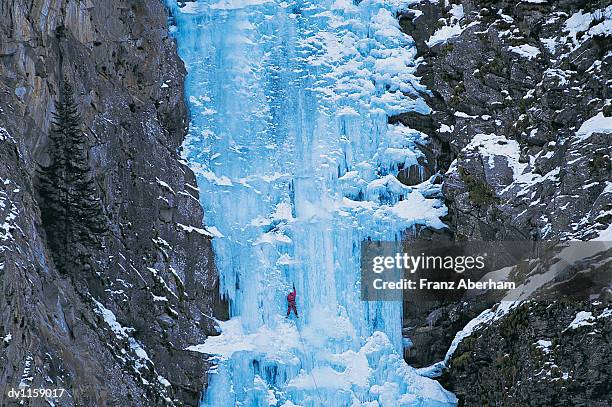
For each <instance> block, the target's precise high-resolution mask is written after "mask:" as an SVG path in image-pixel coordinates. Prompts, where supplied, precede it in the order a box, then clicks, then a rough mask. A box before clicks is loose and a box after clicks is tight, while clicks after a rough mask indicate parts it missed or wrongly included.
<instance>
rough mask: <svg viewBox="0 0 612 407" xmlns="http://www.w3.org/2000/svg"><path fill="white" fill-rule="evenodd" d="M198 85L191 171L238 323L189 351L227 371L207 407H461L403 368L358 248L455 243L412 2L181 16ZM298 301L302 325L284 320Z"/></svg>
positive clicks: (218, 4) (188, 8) (387, 315)
mask: <svg viewBox="0 0 612 407" xmlns="http://www.w3.org/2000/svg"><path fill="white" fill-rule="evenodd" d="M167 1H169V2H170V3H169V6H170V7H171V9H172V14H173V23H174V28H173V29H174V34H175V36H176V38H177V40H178V45H179V52H180V55H181V57H182V58H183V60H184V61H185V65H186V67H187V70H188V76H187V83H186V94H187V95H186V96H187V98H188V102H189V107H190V110H191V125H190V133H189V136H188V138H187V140H186V142H185V145H184V148H185V150H184V152H185V157H186V158H187V160H188V161H189V163H190V166H191V167H192V168H193V169H194V171H195V173H196V175H197V178H198V187H199V189H200V193H201V202H202V205H203V207H204V209H205V214H206V219H205V224H206V225H207V228H208V230H209V231H210V232H211V233H212V234H214V235H215V238H214V241H213V245H214V249H215V254H216V263H217V267H218V270H219V274H220V279H221V290H222V293H223V294H224V295H225V296H226V297H227V298H228V299H229V300H230V307H231V315H232V318H231V319H230V321H227V322H224V323H222V329H223V332H222V334H221V335H220V336H218V337H214V338H210V339H209V340H207V341H206V343H204V344H200V345H196V346H193V347H191V348H190V349H192V350H195V351H200V352H204V353H209V354H215V355H217V358H218V364H217V367H216V370H215V372H214V373H213V374H211V376H210V385H209V387H208V389H207V391H206V393H205V395H204V397H203V401H202V403H203V405H211V406H233V405H242V406H262V405H263V406H267V405H274V406H292V405H304V406H345V405H370V406H377V405H380V406H398V405H431V406H435V405H453V404H454V403H455V397H454V396H453V395H452V394H450V393H448V392H446V391H444V390H443V389H442V388H441V387H440V386H439V385H438V384H437V382H435V381H432V380H430V379H426V378H423V377H421V376H419V375H417V374H416V373H415V371H414V369H412V368H411V367H409V366H407V365H406V364H405V363H404V361H403V359H402V357H401V354H402V348H401V347H402V341H401V324H402V305H401V303H399V302H362V301H361V300H360V281H359V256H360V253H359V249H360V243H361V241H363V240H364V239H367V238H372V239H380V240H395V239H401V238H402V235H403V233H404V232H405V231H406V230H407V229H408V228H411V227H413V226H414V225H416V224H427V225H429V226H432V227H443V225H442V223H441V222H440V220H439V217H440V216H442V215H444V214H445V213H446V208H445V207H444V205H443V204H442V203H441V202H440V201H439V200H438V199H435V198H432V197H435V196H436V195H437V194H439V190H438V187H437V186H434V185H432V184H430V183H429V182H428V181H425V182H423V183H422V184H420V185H418V186H415V187H409V186H406V185H403V184H402V183H400V182H399V181H398V180H397V178H396V177H395V175H396V174H397V170H398V168H401V167H402V166H410V165H414V164H417V159H418V158H419V156H420V155H421V154H420V152H419V150H417V149H416V147H415V145H416V144H417V143H427V139H426V136H425V135H423V134H420V133H419V132H417V131H415V130H411V129H408V128H405V127H403V126H401V125H389V124H388V123H387V117H388V116H389V115H391V114H396V113H401V112H405V111H409V110H416V111H419V112H421V113H427V112H428V111H429V108H428V107H427V105H426V104H425V103H424V102H423V100H422V99H421V98H420V97H419V96H418V94H417V92H416V90H417V89H419V88H420V85H419V83H418V81H417V78H415V77H414V75H413V74H414V71H415V67H414V59H415V52H416V51H415V48H414V46H413V44H412V41H411V39H410V38H409V37H407V36H406V35H404V34H402V33H401V32H400V30H399V26H398V22H397V20H396V18H395V13H396V11H397V10H398V8H401V7H404V6H406V5H407V4H402V2H400V1H397V0H395V1H382V0H378V1H372V0H364V1H361V2H352V1H347V0H337V1H328V0H323V1H292V2H288V1H283V2H280V1H266V0H221V1H198V2H187V3H184V2H179V3H181V4H176V3H174V2H173V1H171V0H167ZM292 283H295V286H296V288H297V294H298V296H297V306H298V312H299V314H300V319H299V320H295V319H294V317H291V319H290V320H286V319H285V318H284V314H285V312H286V299H285V297H286V295H287V293H288V292H289V291H290V287H291V285H292Z"/></svg>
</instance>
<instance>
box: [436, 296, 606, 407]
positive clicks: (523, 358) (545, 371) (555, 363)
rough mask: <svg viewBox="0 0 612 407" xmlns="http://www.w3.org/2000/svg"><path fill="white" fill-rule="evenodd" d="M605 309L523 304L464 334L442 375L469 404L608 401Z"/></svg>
mask: <svg viewBox="0 0 612 407" xmlns="http://www.w3.org/2000/svg"><path fill="white" fill-rule="evenodd" d="M577 308H578V309H580V310H581V311H580V312H581V314H580V315H585V316H586V318H588V319H586V320H585V321H584V323H583V324H582V325H581V324H580V323H574V324H571V323H572V322H573V321H574V319H575V318H576V316H577V315H578V314H577V312H576V309H577ZM606 310H607V311H606ZM606 312H607V314H606ZM609 314H610V308H606V307H605V306H604V305H603V304H602V303H601V302H598V303H597V302H596V303H595V304H588V303H587V304H582V306H577V305H576V304H569V306H568V304H564V303H562V302H556V303H551V304H546V303H538V304H536V303H534V304H524V305H522V306H520V307H519V308H517V309H515V310H514V311H513V312H512V313H510V314H509V315H508V316H506V317H505V318H503V319H502V320H500V321H499V322H498V323H496V324H493V325H491V326H489V327H488V328H487V329H484V330H480V331H476V332H475V333H474V334H473V335H472V336H470V337H468V338H466V339H464V340H463V341H462V343H461V344H460V346H459V347H458V348H457V350H456V351H455V353H454V357H453V359H452V362H451V363H452V369H451V370H450V372H449V373H447V374H446V375H445V376H443V377H442V380H441V381H442V383H443V384H444V385H446V386H447V387H450V388H452V389H453V391H454V392H455V393H456V394H457V396H458V397H459V398H460V400H462V404H463V405H469V406H471V405H474V406H482V405H494V406H496V405H508V406H510V405H512V406H608V405H610V404H609V403H610V394H611V393H612V384H611V383H610V380H609V378H610V374H612V368H611V365H610V356H609V347H610V341H611V340H612V320H611V319H610V315H609ZM589 316H590V317H589ZM570 324H571V326H570Z"/></svg>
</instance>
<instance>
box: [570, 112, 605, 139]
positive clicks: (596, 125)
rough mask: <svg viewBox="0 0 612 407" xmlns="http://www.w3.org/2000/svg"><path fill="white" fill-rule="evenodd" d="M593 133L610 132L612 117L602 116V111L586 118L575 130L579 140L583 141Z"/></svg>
mask: <svg viewBox="0 0 612 407" xmlns="http://www.w3.org/2000/svg"><path fill="white" fill-rule="evenodd" d="M593 133H603V134H612V117H606V116H604V114H603V112H599V113H597V114H596V115H595V116H593V117H591V118H590V119H588V120H586V121H585V122H584V123H582V125H581V126H580V128H579V129H578V130H577V131H576V137H577V138H578V140H579V141H584V140H586V139H588V138H589V137H591V135H593Z"/></svg>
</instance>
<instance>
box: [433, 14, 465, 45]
mask: <svg viewBox="0 0 612 407" xmlns="http://www.w3.org/2000/svg"><path fill="white" fill-rule="evenodd" d="M449 13H450V15H451V17H450V19H449V22H448V25H444V26H442V27H440V28H438V29H437V30H436V31H435V32H434V33H433V34H432V36H431V37H430V38H429V40H427V41H426V44H427V46H428V47H430V48H431V47H433V46H434V45H438V44H442V43H445V42H446V41H448V40H449V39H451V38H454V37H457V36H459V35H460V34H461V33H462V32H463V30H465V28H467V27H463V28H462V27H461V25H460V24H459V22H460V21H461V20H462V19H463V17H464V13H463V5H462V4H452V5H451V9H450V11H449Z"/></svg>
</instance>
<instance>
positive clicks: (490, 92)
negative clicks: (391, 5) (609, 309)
mask: <svg viewBox="0 0 612 407" xmlns="http://www.w3.org/2000/svg"><path fill="white" fill-rule="evenodd" d="M448 3H450V4H448ZM445 4H447V5H446V6H445ZM606 7H608V9H606ZM609 9H610V7H609V2H606V1H590V2H587V1H548V2H509V1H496V0H487V1H474V0H462V1H459V0H454V1H450V2H440V4H437V3H436V4H434V3H433V2H423V4H419V5H414V6H412V11H409V12H407V13H405V14H404V15H402V16H400V24H401V26H402V27H403V29H404V31H405V32H407V33H408V34H409V35H411V36H412V37H413V38H414V40H415V43H416V46H417V49H418V51H419V55H420V56H421V57H423V61H422V63H421V64H420V67H419V71H418V75H419V76H422V83H423V84H425V85H426V86H427V87H428V89H429V90H430V91H431V93H430V94H428V95H423V96H424V97H425V98H426V100H427V103H428V105H429V106H430V107H431V108H432V110H433V112H432V114H431V115H430V116H422V115H416V114H414V113H411V114H406V115H399V116H397V117H393V118H391V121H400V122H402V123H404V124H405V125H408V126H410V127H412V128H415V129H417V130H420V131H422V132H424V133H426V134H428V135H429V136H430V139H431V143H430V144H429V145H428V146H426V151H425V154H426V155H427V158H428V165H429V170H430V171H431V172H432V173H435V172H436V171H440V172H442V173H444V185H443V191H444V197H445V199H446V204H447V206H448V208H449V216H448V218H447V221H448V224H449V226H450V229H451V231H452V232H453V237H452V238H453V239H455V240H554V239H562V240H568V239H576V240H590V239H593V238H595V237H597V236H599V235H600V234H601V233H602V232H603V231H604V230H606V229H607V228H608V227H609V225H610V222H611V220H612V205H611V204H610V202H612V189H610V179H611V177H612V165H611V158H610V157H612V144H611V143H610V134H609V130H601V129H597V128H595V127H597V126H590V125H591V124H593V123H594V122H595V121H596V120H610V117H611V116H612V111H611V109H610V88H609V83H610V80H611V79H612V76H611V72H612V69H611V66H610V65H611V64H612V53H611V52H610V51H611V50H612V46H611V44H612V42H611V41H610V33H609V30H608V31H606V30H605V29H603V24H609V20H610V18H611V17H610V11H608V10H609ZM606 21H607V22H606ZM577 22H579V23H577ZM449 28H452V30H449ZM444 30H447V31H446V32H453V33H454V34H453V35H450V36H441V35H439V34H440V33H442V32H444ZM589 127H591V130H589ZM608 129H609V125H608ZM446 238H447V237H445V239H446ZM433 239H434V240H435V239H436V237H435V236H434V237H433ZM535 294H537V292H536V293H535ZM535 294H534V295H535ZM602 301H605V300H604V299H602ZM488 306H489V305H486V306H485V304H480V305H479V304H475V303H469V304H463V303H460V304H438V305H435V304H430V305H429V306H423V307H422V308H423V309H406V312H405V315H406V316H405V320H404V326H405V331H404V333H405V336H407V337H409V338H410V339H411V341H412V344H413V347H412V349H410V351H409V353H407V354H406V355H405V356H406V359H407V361H408V362H409V363H410V364H412V365H414V366H417V367H421V366H428V365H430V364H432V363H435V362H437V361H440V360H442V359H443V358H444V355H445V353H446V351H447V349H448V347H449V345H450V341H451V340H452V338H453V337H454V335H455V333H456V332H457V331H458V330H459V329H461V327H462V326H464V325H465V324H466V323H467V322H468V321H470V320H471V319H472V318H474V317H475V316H476V315H478V314H479V313H480V312H481V311H482V310H483V309H484V308H487V307H488ZM593 307H594V306H593V305H592V304H583V305H580V304H576V303H573V304H572V303H565V304H557V303H555V304H553V305H552V306H551V308H550V309H548V308H546V307H545V306H542V305H541V304H537V303H529V304H526V305H524V306H523V307H522V308H521V310H526V311H520V312H526V314H525V315H527V317H525V318H527V319H528V320H529V323H526V324H523V325H517V326H516V327H515V331H514V332H512V335H513V336H512V337H513V338H515V341H513V342H512V343H511V342H510V341H509V340H508V339H507V338H506V334H509V331H504V324H506V323H507V322H504V321H505V320H506V319H510V320H512V319H513V318H514V316H513V315H515V314H516V313H517V312H519V311H515V312H513V313H511V314H510V316H508V317H507V318H502V319H500V320H499V321H495V322H493V323H491V324H489V325H486V326H483V327H481V328H480V330H478V331H477V333H476V334H474V335H473V337H472V340H471V342H470V340H467V339H466V340H464V341H466V342H465V343H463V344H462V345H460V347H459V349H458V350H457V351H456V353H455V358H454V359H453V360H452V361H451V363H450V368H449V370H448V372H447V373H446V376H445V381H444V383H445V385H447V386H448V388H449V390H451V391H455V392H457V394H458V396H459V397H460V400H461V402H462V403H464V404H465V405H474V406H476V405H604V403H605V402H604V400H606V397H607V400H608V402H609V400H610V399H612V395H611V390H610V388H609V386H608V387H606V386H605V385H602V380H604V381H605V380H606V379H605V378H607V377H609V376H608V374H609V371H608V372H607V373H606V369H607V368H606V367H605V364H608V365H609V364H610V362H611V361H610V357H609V355H608V353H609V352H607V351H606V350H605V347H606V346H609V343H610V331H609V327H608V328H605V327H607V326H608V325H609V318H610V316H609V315H608V316H605V317H602V318H601V320H598V322H597V324H602V325H603V326H604V328H605V329H601V330H598V333H597V334H593V333H592V332H591V331H588V330H575V331H574V330H572V331H571V332H569V331H566V332H565V333H562V330H563V329H565V327H566V326H567V325H568V324H569V321H566V320H567V318H569V315H570V314H571V315H572V318H573V316H574V315H576V314H577V312H579V311H581V310H584V309H587V310H588V309H591V308H593ZM598 312H599V311H598ZM553 314H554V316H553ZM433 316H435V318H433ZM428 317H431V318H429V319H430V320H428ZM606 318H607V319H606ZM558 319H559V320H558ZM570 320H571V318H570ZM532 323H533V324H535V327H533V326H532V325H531V324H532ZM536 336H543V337H547V338H559V341H560V342H558V347H557V348H555V352H557V355H558V356H557V359H555V360H556V361H555V362H554V363H556V364H557V365H558V366H564V367H565V366H566V367H567V368H569V367H570V366H571V365H572V364H573V363H578V364H580V366H579V367H577V368H576V372H577V371H578V370H580V371H581V372H582V373H580V374H575V375H573V376H572V378H571V379H567V380H562V379H559V380H555V381H554V383H552V384H551V382H550V381H546V380H544V381H542V382H538V379H537V377H539V376H536V373H538V372H539V371H540V370H541V369H542V368H543V367H542V363H540V361H539V360H538V359H537V357H539V356H538V355H539V354H536V353H534V352H535V351H532V350H531V347H532V343H533V342H535V341H537V340H538V339H540V338H539V337H536ZM474 338H475V339H474ZM504 338H506V339H504ZM530 341H531V342H530ZM514 342H516V343H514ZM468 351H469V352H471V353H469V354H470V355H471V356H470V359H469V360H470V363H466V362H467V359H465V358H467V356H465V358H464V359H460V360H459V361H457V357H458V356H459V357H460V356H463V355H466V354H468ZM500 352H501V354H500ZM574 352H575V355H574V356H570V354H571V353H574ZM506 353H507V354H509V355H510V357H509V358H508V357H506V358H504V354H506ZM565 357H567V359H566V360H564V361H563V362H559V361H558V360H560V359H562V358H565ZM590 360H593V362H592V363H594V364H596V366H591V367H588V364H589V363H591V362H590ZM560 363H562V364H560ZM549 367H550V366H549ZM589 369H591V370H589ZM563 371H564V372H567V370H563ZM507 372H513V373H512V377H511V380H510V379H508V374H507ZM587 372H591V373H587ZM552 377H553V378H554V377H556V376H552ZM536 382H537V383H536ZM483 383H484V384H483ZM568 389H572V390H568ZM590 389H596V390H590ZM565 392H568V394H565V395H564V393H565ZM591 401H592V403H591ZM598 403H599V404H598Z"/></svg>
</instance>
